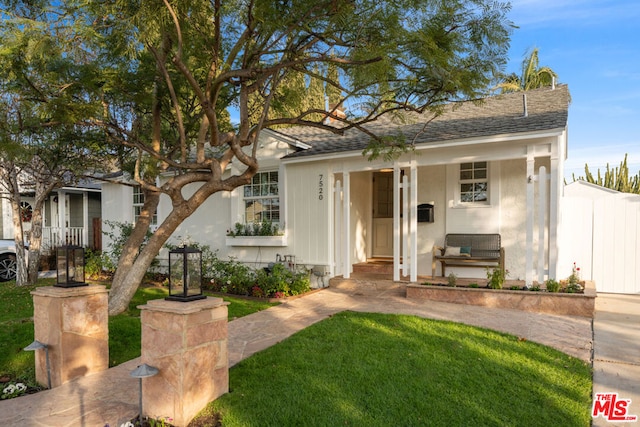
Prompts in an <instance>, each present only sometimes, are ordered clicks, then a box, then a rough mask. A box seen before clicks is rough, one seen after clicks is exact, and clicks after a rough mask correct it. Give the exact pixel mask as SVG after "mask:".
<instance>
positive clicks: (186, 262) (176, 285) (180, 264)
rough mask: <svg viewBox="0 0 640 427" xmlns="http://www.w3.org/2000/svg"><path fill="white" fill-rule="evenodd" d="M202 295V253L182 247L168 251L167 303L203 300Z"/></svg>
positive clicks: (203, 296)
mask: <svg viewBox="0 0 640 427" xmlns="http://www.w3.org/2000/svg"><path fill="white" fill-rule="evenodd" d="M205 298H206V295H203V294H202V251H200V250H199V249H196V248H193V247H190V246H183V247H180V248H177V249H173V250H171V251H169V296H168V297H166V298H165V299H167V300H169V301H181V302H187V301H195V300H200V299H205Z"/></svg>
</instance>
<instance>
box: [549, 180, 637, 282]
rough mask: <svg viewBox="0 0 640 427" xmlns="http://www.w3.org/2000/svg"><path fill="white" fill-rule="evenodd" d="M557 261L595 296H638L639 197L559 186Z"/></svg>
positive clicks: (583, 186) (601, 189)
mask: <svg viewBox="0 0 640 427" xmlns="http://www.w3.org/2000/svg"><path fill="white" fill-rule="evenodd" d="M562 212H563V216H564V221H563V227H562V233H561V234H562V247H563V251H562V255H563V256H562V257H561V259H560V265H561V266H562V271H563V273H564V276H563V278H565V277H566V276H568V275H569V272H570V271H571V270H570V269H571V267H572V265H573V263H576V267H577V268H580V275H581V277H582V278H583V279H587V280H593V281H594V282H595V284H596V290H597V291H598V292H612V293H623V294H640V263H639V262H638V259H640V195H638V194H629V193H621V192H618V191H615V190H611V189H609V188H605V187H601V186H599V185H596V184H591V183H588V182H586V181H581V180H580V181H575V182H572V183H571V184H568V185H567V186H565V188H564V198H563V200H562Z"/></svg>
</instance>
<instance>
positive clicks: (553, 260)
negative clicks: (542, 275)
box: [549, 143, 562, 279]
mask: <svg viewBox="0 0 640 427" xmlns="http://www.w3.org/2000/svg"><path fill="white" fill-rule="evenodd" d="M558 145H560V143H559V144H558ZM558 165H559V161H558V153H557V151H554V152H553V153H551V169H550V170H549V173H550V176H549V200H551V203H550V205H549V278H550V279H557V278H558V256H559V255H558V252H559V251H558V227H559V222H560V219H559V216H560V192H561V189H562V180H561V179H560V178H561V177H560V174H559V171H558V167H559V166H558Z"/></svg>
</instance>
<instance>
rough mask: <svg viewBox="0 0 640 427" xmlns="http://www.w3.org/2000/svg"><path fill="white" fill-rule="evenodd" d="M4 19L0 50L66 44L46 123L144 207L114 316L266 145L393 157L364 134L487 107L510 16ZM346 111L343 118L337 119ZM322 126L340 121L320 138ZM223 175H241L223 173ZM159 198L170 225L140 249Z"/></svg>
mask: <svg viewBox="0 0 640 427" xmlns="http://www.w3.org/2000/svg"><path fill="white" fill-rule="evenodd" d="M2 4H3V8H2V14H3V18H4V20H5V22H7V23H10V24H11V27H10V29H6V28H9V27H5V30H3V31H4V32H3V37H9V36H11V35H12V34H13V35H16V37H24V38H25V39H28V38H29V37H28V35H26V34H25V29H26V27H27V26H25V25H23V24H24V22H26V21H25V20H27V21H29V22H35V23H39V22H41V21H45V20H48V19H50V18H51V17H52V16H55V17H56V22H57V23H58V24H57V25H58V26H57V27H56V28H55V29H54V30H55V31H58V30H60V31H62V30H63V29H64V30H65V31H67V33H65V35H64V37H66V40H69V41H70V43H69V46H67V47H66V48H68V49H72V50H73V51H74V52H76V54H74V55H72V56H71V57H72V58H74V59H75V60H74V61H72V62H71V61H67V60H66V59H67V58H66V57H64V55H63V56H62V57H61V59H62V61H61V63H60V65H61V66H59V67H58V66H55V65H56V64H50V63H49V64H46V65H42V66H40V67H39V71H40V72H42V73H49V72H50V73H53V74H54V75H55V76H56V77H57V78H59V79H60V86H59V90H61V91H62V92H63V93H64V94H65V96H64V97H60V98H59V101H58V98H56V99H57V101H56V102H60V103H61V104H62V105H64V107H65V109H61V110H55V111H57V114H62V113H63V112H64V117H65V119H68V120H70V121H71V122H73V123H75V124H76V125H77V126H80V127H83V128H84V129H87V130H99V131H100V132H101V135H102V137H103V142H102V143H101V144H102V146H103V147H104V146H108V147H109V149H110V150H111V151H113V152H114V153H117V158H118V159H119V161H120V166H121V167H122V169H123V170H127V171H128V172H129V173H130V175H131V177H132V179H133V180H134V181H135V182H136V183H137V184H138V185H140V186H141V188H142V191H143V193H144V200H145V204H144V206H143V208H142V213H141V215H140V217H139V218H138V220H137V223H136V224H135V227H134V229H133V232H132V234H131V237H130V239H129V240H128V242H127V244H126V245H125V248H124V249H123V252H122V254H123V255H122V256H121V258H120V262H119V266H118V269H117V271H116V275H115V277H114V280H113V285H112V290H111V294H110V302H109V310H110V313H112V314H115V313H118V312H120V311H122V310H124V309H125V308H126V307H127V303H128V301H129V299H130V298H131V296H132V295H133V293H134V292H135V289H136V287H137V286H138V284H139V283H140V281H141V279H142V277H143V275H144V272H145V271H146V269H147V267H148V266H149V265H150V263H151V261H152V260H153V258H154V257H155V256H156V255H157V254H158V252H159V250H160V248H161V247H162V245H163V244H164V242H166V240H167V239H168V238H169V237H170V235H171V234H172V233H173V231H174V230H175V229H176V228H177V226H178V225H179V224H180V223H181V222H182V221H183V220H184V219H185V218H187V217H188V216H189V215H191V214H192V213H193V212H194V211H195V210H196V209H197V208H198V206H200V205H201V204H202V203H203V202H204V200H206V199H207V198H208V197H209V196H210V195H212V194H214V193H215V192H218V191H230V190H233V189H234V188H236V187H238V186H240V185H244V184H247V183H249V182H250V180H251V177H252V176H253V175H254V174H255V173H256V172H257V171H258V169H259V164H258V160H257V158H258V156H257V151H258V150H259V144H256V141H257V139H258V137H259V134H260V131H261V130H262V129H265V128H270V127H274V126H282V125H297V126H312V127H320V128H325V129H327V130H330V131H331V132H335V133H342V132H344V131H345V130H347V129H351V128H357V129H360V130H361V131H362V132H365V133H366V134H368V135H369V137H370V138H371V143H372V144H373V145H375V144H377V145H378V148H377V149H376V150H373V151H372V152H375V153H385V152H396V153H398V152H402V150H405V149H406V148H407V147H406V146H403V145H402V144H401V143H398V142H397V141H389V140H382V139H380V138H378V137H377V135H375V134H373V133H371V131H369V130H368V129H367V128H365V127H364V126H363V125H365V124H366V123H368V122H371V121H374V120H376V119H378V118H379V117H381V116H382V115H385V114H389V113H393V112H404V111H414V112H418V113H422V112H425V111H433V112H434V113H436V114H437V113H438V111H439V110H440V108H441V106H442V105H443V104H444V103H446V102H450V101H457V100H463V99H469V98H479V97H481V96H483V95H485V94H487V93H488V89H489V88H490V87H492V86H494V85H495V84H497V82H498V77H499V76H500V75H501V72H502V70H503V68H504V65H505V63H506V55H507V51H508V47H509V44H508V43H509V36H510V32H511V30H512V28H513V26H512V24H511V22H510V21H509V20H508V19H507V13H508V12H509V10H510V5H509V4H508V3H500V2H495V1H493V0H466V1H463V0H452V1H447V2H442V1H439V0H438V1H435V0H420V1H415V0H397V1H379V0H376V1H373V0H358V1H353V0H276V1H274V0H229V1H222V0H180V1H178V0H163V1H158V2H148V1H141V0H101V1H93V0H85V1H79V0H66V1H61V2H55V3H54V4H49V3H48V2H25V1H16V0H11V1H3V2H2ZM38 37H40V36H38ZM33 40H34V41H35V40H37V38H35V39H33ZM12 67H13V66H12ZM12 78H13V77H12ZM10 79H11V78H10ZM318 81H319V82H321V84H320V85H319V86H323V87H324V92H325V93H326V94H327V95H328V96H329V98H330V102H329V103H326V104H325V103H318V102H306V101H307V100H306V99H305V97H301V96H300V93H299V92H300V91H299V90H296V89H292V88H296V87H299V88H301V87H302V86H305V87H306V88H307V90H309V91H317V89H316V86H318V85H317V82H318ZM327 105H328V108H327ZM345 105H348V106H349V109H348V111H346V115H345V116H342V115H337V114H336V109H337V108H339V107H340V106H345ZM232 114H233V117H232V116H231V115H232ZM327 116H335V119H336V120H334V122H333V123H332V124H329V123H328V122H327V121H326V120H325V118H326V117H327ZM47 118H48V117H47ZM54 118H55V115H54V114H53V113H51V119H54ZM41 119H42V118H41ZM336 121H337V123H338V124H337V125H336ZM232 160H233V162H234V165H236V166H237V167H236V168H235V170H237V171H238V172H236V173H224V172H225V171H227V170H228V169H227V166H228V165H229V164H230V162H231V161H232ZM187 185H195V186H196V189H195V191H193V192H192V193H189V194H190V195H189V196H185V193H183V192H182V191H181V190H182V189H183V188H184V187H185V186H187ZM161 195H163V197H168V198H169V199H170V200H171V205H172V211H171V212H170V213H169V214H168V215H167V216H166V217H165V218H164V219H162V223H161V224H160V225H159V227H158V230H157V231H156V232H155V233H154V234H153V236H152V238H151V239H150V240H149V242H148V243H147V244H146V245H145V246H144V247H142V248H141V242H142V241H143V238H144V236H145V234H146V231H147V229H148V227H149V225H150V221H151V218H152V216H153V213H154V212H155V210H156V207H157V205H158V202H159V200H160V196H161Z"/></svg>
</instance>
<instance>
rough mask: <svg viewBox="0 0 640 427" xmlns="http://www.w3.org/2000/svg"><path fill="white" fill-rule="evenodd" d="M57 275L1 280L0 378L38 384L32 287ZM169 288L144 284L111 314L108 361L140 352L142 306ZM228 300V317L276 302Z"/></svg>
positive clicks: (50, 282) (122, 359) (48, 282)
mask: <svg viewBox="0 0 640 427" xmlns="http://www.w3.org/2000/svg"><path fill="white" fill-rule="evenodd" d="M54 283H55V279H41V280H39V281H38V283H37V284H36V285H35V286H21V287H17V286H16V285H15V282H4V283H0V380H2V381H4V380H7V379H8V380H10V381H21V382H25V383H27V384H29V385H31V386H35V385H36V384H35V371H34V364H35V361H34V357H35V356H34V354H33V352H31V351H24V350H23V349H24V347H26V346H27V345H29V344H30V343H31V342H33V320H32V317H33V299H32V296H31V293H30V292H31V291H32V290H34V289H35V288H37V287H41V286H51V285H53V284H54ZM167 295H168V292H167V289H166V288H162V287H157V286H151V287H141V288H139V289H138V291H137V292H136V294H135V295H134V297H133V299H132V300H131V303H130V304H129V309H128V310H127V311H126V312H124V313H122V314H120V315H118V316H113V317H110V318H109V365H110V366H115V365H118V364H120V363H123V362H126V361H128V360H131V359H133V358H135V357H138V356H140V310H139V309H138V308H137V306H139V305H144V304H146V302H147V301H148V300H151V299H159V298H164V297H165V296H167ZM224 300H225V301H229V302H230V304H229V306H228V310H229V319H234V318H237V317H242V316H246V315H248V314H251V313H254V312H256V311H260V310H264V309H266V308H269V307H271V306H273V305H277V303H269V302H265V301H256V300H247V299H241V298H235V297H229V298H227V297H226V296H225V297H224Z"/></svg>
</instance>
